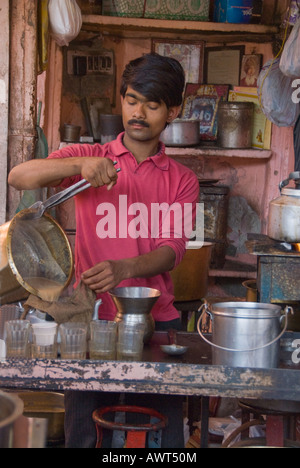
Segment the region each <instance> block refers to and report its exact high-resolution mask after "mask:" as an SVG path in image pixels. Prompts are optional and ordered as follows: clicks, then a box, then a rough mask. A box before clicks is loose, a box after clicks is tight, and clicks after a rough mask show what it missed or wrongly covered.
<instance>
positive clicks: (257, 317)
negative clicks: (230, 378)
mask: <svg viewBox="0 0 300 468" xmlns="http://www.w3.org/2000/svg"><path fill="white" fill-rule="evenodd" d="M205 312H206V313H207V314H208V315H209V316H210V317H211V321H212V341H209V340H208V339H207V338H206V337H204V335H203V334H202V331H201V327H200V325H201V323H202V318H203V316H204V314H205ZM289 312H291V313H293V309H292V308H291V307H288V306H287V307H286V308H285V315H281V307H280V306H278V305H275V304H263V303H257V302H221V303H216V304H212V305H208V304H207V303H205V304H204V305H203V306H202V314H201V315H200V318H199V321H198V326H197V328H198V333H199V334H200V336H201V338H202V339H203V340H204V341H205V342H207V343H209V344H210V345H211V346H212V347H213V353H212V357H213V364H215V365H225V366H226V365H228V366H232V367H257V368H266V369H267V368H275V367H277V366H278V363H279V350H280V342H279V339H280V338H281V336H282V335H283V334H284V333H285V331H286V328H287V321H288V319H287V315H288V313H289ZM282 319H285V324H284V328H283V330H281V321H282Z"/></svg>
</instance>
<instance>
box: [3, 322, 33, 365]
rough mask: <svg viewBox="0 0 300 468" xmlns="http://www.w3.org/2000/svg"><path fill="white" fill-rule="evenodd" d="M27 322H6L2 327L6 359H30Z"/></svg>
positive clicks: (28, 325) (28, 324) (28, 326)
mask: <svg viewBox="0 0 300 468" xmlns="http://www.w3.org/2000/svg"><path fill="white" fill-rule="evenodd" d="M29 334H30V322H29V320H8V321H7V322H5V326H4V336H5V345H6V357H7V358H29V357H30V344H29Z"/></svg>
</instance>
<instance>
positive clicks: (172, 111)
mask: <svg viewBox="0 0 300 468" xmlns="http://www.w3.org/2000/svg"><path fill="white" fill-rule="evenodd" d="M180 111H181V106H172V107H169V109H168V118H167V123H171V122H173V120H174V119H176V117H178V115H179V113H180Z"/></svg>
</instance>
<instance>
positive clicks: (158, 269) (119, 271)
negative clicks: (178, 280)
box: [81, 246, 176, 294]
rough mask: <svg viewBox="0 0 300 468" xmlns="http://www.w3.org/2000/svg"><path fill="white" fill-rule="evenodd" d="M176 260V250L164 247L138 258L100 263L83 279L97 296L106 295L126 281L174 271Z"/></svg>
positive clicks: (87, 272)
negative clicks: (105, 293)
mask: <svg viewBox="0 0 300 468" xmlns="http://www.w3.org/2000/svg"><path fill="white" fill-rule="evenodd" d="M175 258H176V255H175V252H174V250H173V249H172V248H171V247H169V246H163V247H160V248H158V249H156V250H153V251H152V252H149V253H146V254H143V255H140V256H138V257H133V258H125V259H122V260H113V261H112V260H111V261H109V260H108V261H105V262H101V263H98V264H97V265H95V266H93V267H92V268H90V269H89V270H87V271H85V272H84V273H83V274H82V277H81V279H82V281H83V282H84V283H85V284H86V285H87V286H89V287H90V288H91V289H93V290H94V291H95V292H96V294H99V293H104V292H107V291H109V290H110V289H112V288H114V287H116V286H117V285H118V284H119V283H120V282H121V281H123V280H125V279H128V278H148V277H151V276H155V275H159V274H161V273H164V272H166V271H169V270H172V268H173V267H174V264H175Z"/></svg>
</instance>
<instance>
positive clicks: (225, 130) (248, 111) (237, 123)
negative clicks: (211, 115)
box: [218, 101, 254, 148]
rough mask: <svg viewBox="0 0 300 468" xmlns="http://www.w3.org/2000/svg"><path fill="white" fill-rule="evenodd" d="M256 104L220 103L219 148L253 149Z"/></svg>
mask: <svg viewBox="0 0 300 468" xmlns="http://www.w3.org/2000/svg"><path fill="white" fill-rule="evenodd" d="M253 112H254V104H253V103H252V102H225V101H224V102H220V103H219V106H218V146H221V147H222V148H251V146H252V128H253Z"/></svg>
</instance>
